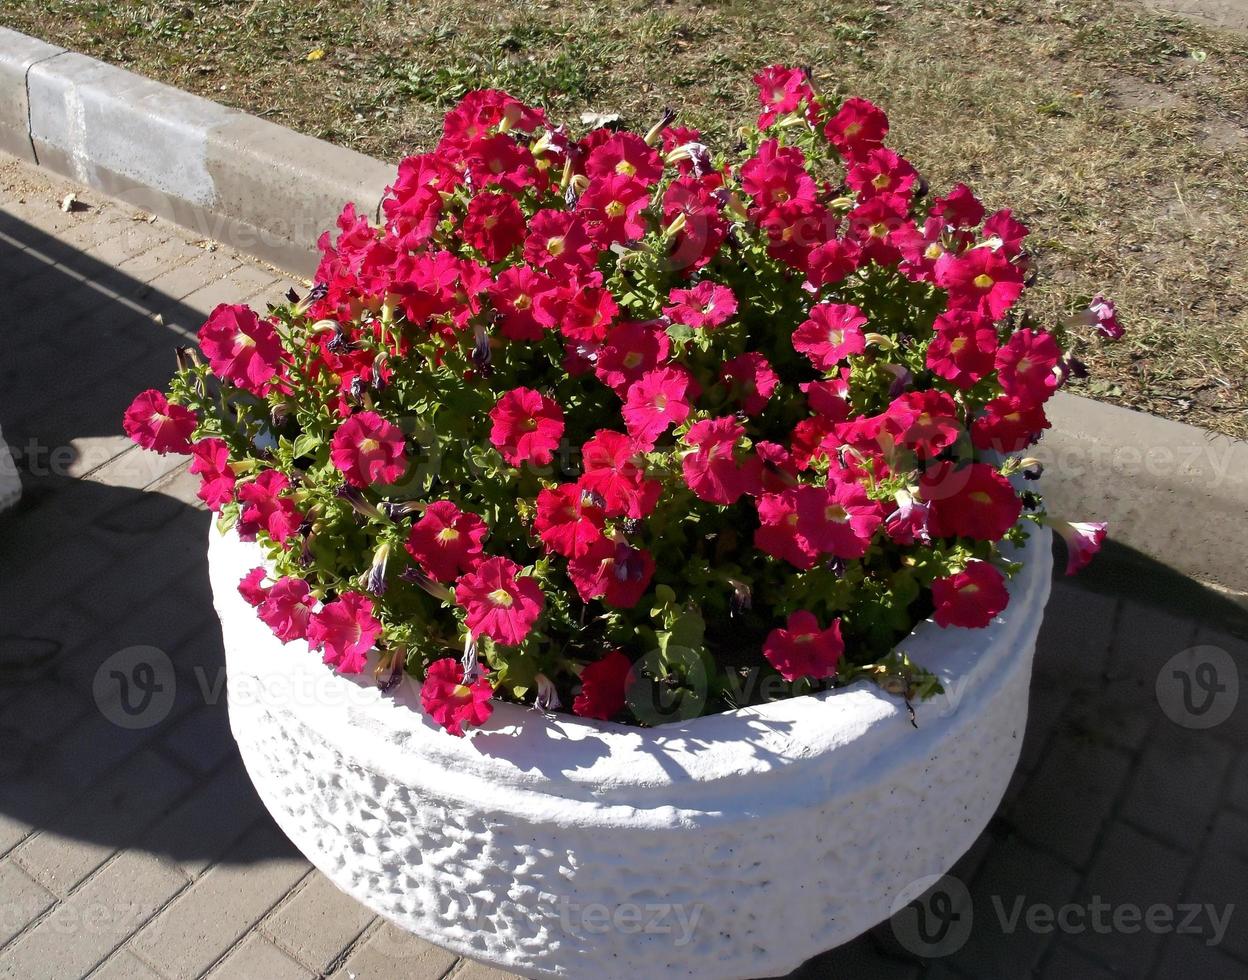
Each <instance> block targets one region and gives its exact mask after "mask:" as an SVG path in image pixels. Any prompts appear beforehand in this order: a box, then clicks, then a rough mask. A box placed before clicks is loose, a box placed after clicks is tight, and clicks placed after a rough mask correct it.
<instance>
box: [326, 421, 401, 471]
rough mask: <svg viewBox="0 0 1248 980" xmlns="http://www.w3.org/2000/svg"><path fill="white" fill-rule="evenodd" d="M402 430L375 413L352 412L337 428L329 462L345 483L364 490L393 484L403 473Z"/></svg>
mask: <svg viewBox="0 0 1248 980" xmlns="http://www.w3.org/2000/svg"><path fill="white" fill-rule="evenodd" d="M405 451H406V443H405V441H404V439H403V430H402V429H400V428H399V427H398V426H397V425H395V424H394V423H393V422H389V421H387V420H386V419H383V418H382V417H381V416H380V415H378V414H377V413H376V412H356V413H355V414H354V415H352V416H351V417H350V418H349V419H347V420H346V421H345V422H343V423H342V425H340V426H339V427H338V431H337V432H335V433H334V438H333V441H332V442H331V444H330V449H329V458H330V461H331V462H332V463H333V464H334V466H336V467H337V468H338V469H339V470H340V471H341V472H342V475H343V476H344V477H346V480H347V482H348V483H350V484H351V485H352V486H356V487H367V486H371V485H372V484H374V483H394V482H395V481H396V480H398V479H399V478H400V477H402V476H403V474H404V473H405V472H406V471H407V460H406V458H405Z"/></svg>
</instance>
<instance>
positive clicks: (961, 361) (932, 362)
mask: <svg viewBox="0 0 1248 980" xmlns="http://www.w3.org/2000/svg"><path fill="white" fill-rule="evenodd" d="M933 327H934V329H935V331H936V332H935V335H934V336H933V337H932V342H931V343H930V344H929V345H928V348H927V366H928V368H930V369H931V370H932V372H933V373H934V374H936V375H937V377H941V378H944V379H945V380H946V381H950V382H952V383H953V384H954V385H956V386H957V387H959V388H962V389H966V388H971V387H973V386H974V385H975V383H976V382H977V381H979V380H980V379H981V378H982V377H984V376H985V375H987V374H990V373H991V372H992V369H993V363H994V358H995V356H996V353H997V332H996V330H994V329H993V327H992V324H991V323H990V322H989V321H988V319H987V318H986V317H984V316H983V315H982V314H980V313H975V312H972V311H970V310H947V311H946V312H944V313H942V314H940V316H938V317H937V318H936V322H935V323H934V324H933Z"/></svg>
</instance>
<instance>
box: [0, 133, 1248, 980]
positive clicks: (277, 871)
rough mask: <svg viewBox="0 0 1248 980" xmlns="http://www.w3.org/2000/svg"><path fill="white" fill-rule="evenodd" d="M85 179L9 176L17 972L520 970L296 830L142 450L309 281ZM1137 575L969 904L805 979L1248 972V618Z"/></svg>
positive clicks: (1079, 675)
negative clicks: (195, 365)
mask: <svg viewBox="0 0 1248 980" xmlns="http://www.w3.org/2000/svg"><path fill="white" fill-rule="evenodd" d="M73 190H76V188H74V187H72V186H71V185H68V184H65V183H63V182H61V181H58V180H55V179H52V178H49V177H48V176H47V175H46V174H44V173H41V172H39V171H36V170H34V169H31V168H28V167H26V166H24V165H20V164H18V163H16V162H15V161H12V160H8V159H5V158H2V157H0V296H3V297H4V300H5V303H4V326H3V331H4V334H3V354H2V355H0V425H2V426H3V430H4V435H5V438H6V440H7V441H8V443H9V444H10V445H11V447H12V448H13V450H14V451H15V453H16V454H17V461H18V467H19V470H20V471H21V473H22V479H23V484H24V497H23V500H22V503H21V504H20V505H19V507H18V508H17V509H16V510H15V511H13V512H10V513H8V514H5V515H2V516H0V977H5V978H14V980H37V978H41V977H48V978H76V977H86V976H90V977H93V978H167V980H176V978H183V977H200V976H209V977H213V978H222V980H224V978H256V980H270V978H273V980H280V978H286V977H292V978H307V977H335V978H346V977H352V978H360V980H383V978H384V980H390V978H399V977H403V978H410V980H440V978H445V977H455V978H457V980H485V978H487V977H504V976H506V974H503V973H500V972H498V971H494V970H490V969H487V968H485V967H482V966H480V965H477V964H473V963H471V962H468V961H464V960H461V959H458V958H456V957H455V956H454V955H452V954H450V953H447V952H445V951H443V950H441V949H439V948H437V947H436V946H432V945H430V944H428V943H426V942H423V941H421V940H419V939H416V938H414V937H412V936H409V935H406V934H404V933H402V932H400V931H399V930H397V929H395V928H394V927H393V926H391V925H388V924H387V923H385V922H383V921H382V920H380V919H378V918H377V917H375V916H374V915H373V914H372V913H370V912H369V911H368V910H367V909H366V908H364V907H363V906H361V905H359V904H358V903H357V902H355V901H354V900H352V899H350V898H348V897H346V896H344V895H342V894H341V893H339V892H338V891H337V890H336V889H335V888H334V886H333V885H331V884H330V883H329V882H328V881H327V879H325V878H324V877H323V876H322V875H321V874H320V873H319V872H317V871H315V870H314V869H313V868H312V867H311V866H310V865H309V864H308V863H307V861H306V860H304V859H303V857H302V856H301V855H300V854H298V853H297V852H296V851H295V850H294V848H293V847H292V845H291V844H290V843H289V842H288V841H287V840H286V839H285V838H284V837H283V835H282V834H281V832H280V831H279V830H277V828H276V827H275V825H274V824H273V822H272V821H271V820H270V818H269V817H268V815H267V814H266V813H265V811H264V810H263V808H262V807H261V806H260V804H259V802H258V801H257V799H256V797H255V794H254V793H253V791H252V789H251V786H250V784H249V782H248V779H247V776H246V774H245V772H244V771H243V769H242V766H241V763H240V762H239V759H238V756H237V753H236V751H235V749H234V745H233V742H232V740H231V738H230V734H229V727H228V719H227V714H226V706H225V702H224V698H223V696H222V688H221V682H222V680H223V676H224V675H223V659H222V652H221V646H220V633H219V630H218V627H217V624H216V622H215V619H214V614H213V610H212V605H211V601H210V595H209V589H208V583H207V575H206V569H205V556H204V539H205V535H206V532H207V527H208V521H209V517H208V514H207V513H206V511H204V509H203V508H202V507H201V506H200V505H199V502H198V501H197V499H196V497H195V490H196V486H197V480H196V478H193V477H191V476H190V475H189V474H188V473H187V472H186V469H185V465H184V464H185V460H184V459H180V458H169V459H157V458H155V457H151V456H150V455H148V454H143V453H140V452H139V451H137V450H136V449H134V448H133V447H131V445H130V444H129V443H128V442H127V440H126V439H125V438H124V436H123V435H122V434H121V425H120V421H121V415H122V412H123V410H124V408H125V407H126V405H127V404H128V403H129V400H130V398H131V397H132V396H133V394H134V393H135V392H137V391H138V390H140V389H142V388H145V387H153V386H161V385H163V383H164V382H165V381H166V380H167V378H168V376H169V373H170V372H171V370H172V367H173V353H172V348H173V346H174V345H175V344H179V343H184V342H186V339H187V337H188V336H190V335H192V334H193V332H194V331H195V330H196V329H197V328H198V326H199V324H200V323H201V322H202V320H203V319H204V317H205V316H206V314H207V313H208V311H209V310H211V308H212V307H213V306H214V305H216V304H217V303H218V302H222V301H242V300H250V301H251V302H252V303H253V304H254V305H256V306H258V307H263V303H264V301H265V299H266V298H268V299H271V298H276V297H277V296H278V295H280V293H281V292H284V291H285V289H286V288H288V287H289V285H290V283H289V281H288V280H287V279H286V278H284V277H283V276H282V275H281V274H280V273H278V272H276V271H275V270H273V269H271V268H268V267H265V266H263V265H261V264H259V263H257V262H255V261H254V260H251V259H249V258H248V257H246V256H243V255H239V254H236V253H234V252H232V251H231V250H229V249H226V248H222V247H214V246H213V245H212V244H211V243H207V242H197V241H195V240H193V238H191V237H190V236H188V234H187V233H186V232H184V231H181V230H179V229H177V228H174V227H173V226H171V225H168V224H165V223H163V222H160V221H149V220H146V218H145V216H143V215H139V214H136V213H135V212H134V211H133V209H132V208H130V207H128V206H126V205H121V204H117V203H114V202H110V201H108V200H106V199H103V198H101V197H99V196H98V195H96V194H94V193H88V192H84V191H81V190H79V192H78V193H79V197H80V198H81V199H82V206H80V208H79V209H73V210H69V211H65V210H62V208H61V206H60V203H61V201H62V199H63V198H64V196H65V195H66V194H68V193H70V192H71V191H73ZM1087 516H1093V515H1087ZM1197 516H1198V515H1193V519H1197ZM1131 557H1132V558H1133V560H1132V561H1131V562H1130V563H1129V564H1124V565H1122V566H1121V567H1123V568H1127V569H1128V571H1127V572H1125V573H1115V572H1114V568H1115V567H1118V566H1114V565H1113V562H1114V555H1113V553H1112V551H1111V553H1110V554H1109V555H1107V558H1108V559H1109V562H1110V564H1109V567H1108V568H1107V569H1105V570H1102V571H1096V572H1093V574H1092V575H1090V576H1089V577H1088V578H1087V579H1086V580H1074V582H1073V584H1072V583H1071V582H1068V581H1065V580H1062V581H1059V582H1057V583H1056V587H1055V590H1054V594H1053V599H1052V601H1051V603H1050V606H1049V612H1048V616H1047V618H1046V625H1045V629H1044V632H1043V635H1042V637H1041V642H1040V648H1039V651H1038V654H1037V660H1036V673H1035V677H1034V680H1033V687H1032V701H1031V710H1030V713H1029V717H1028V719H1027V723H1026V734H1025V737H1024V742H1023V756H1022V761H1021V764H1020V766H1019V770H1018V772H1017V774H1016V777H1015V779H1014V782H1013V784H1012V785H1011V788H1010V790H1009V793H1008V794H1007V798H1006V800H1005V801H1004V803H1003V804H1002V807H1001V809H1000V810H999V812H998V813H997V815H996V817H995V818H994V819H993V821H992V823H991V825H990V826H989V827H988V829H987V830H986V832H985V833H984V834H983V835H982V837H981V838H980V840H979V841H978V842H977V843H976V844H975V846H974V847H973V848H972V849H971V850H970V852H969V853H968V854H967V855H965V856H964V857H962V859H961V860H960V861H958V863H957V865H956V867H955V869H954V871H953V878H954V879H955V880H954V881H952V882H948V881H947V882H945V883H944V884H943V885H942V886H941V889H937V891H938V892H941V890H942V889H943V890H944V891H943V893H942V894H949V895H951V896H952V897H954V898H955V899H956V897H957V893H958V889H960V888H963V887H965V889H966V892H967V894H968V895H969V901H970V905H969V907H966V908H960V911H959V913H958V915H959V917H958V918H956V919H955V918H953V917H950V918H949V920H948V922H947V923H946V925H950V924H952V928H948V929H946V930H945V934H944V935H943V936H936V937H935V938H932V937H933V935H934V934H931V933H928V932H923V931H919V932H916V931H915V930H914V929H911V928H910V927H909V926H908V925H907V923H911V924H912V923H914V922H915V921H917V917H918V913H916V912H913V911H912V912H911V914H910V915H909V917H908V918H906V919H905V921H902V919H901V918H900V917H899V920H898V922H899V924H898V925H897V927H896V928H894V927H893V926H891V925H889V924H885V925H883V926H881V927H879V928H877V929H875V930H873V931H872V932H871V933H869V934H868V935H866V936H864V937H861V938H860V939H859V940H857V941H855V942H854V943H851V944H850V945H848V946H845V947H842V948H840V949H838V950H834V951H832V952H829V953H827V954H824V955H823V956H821V957H818V958H817V959H816V960H814V961H812V962H810V963H808V964H807V965H806V966H805V967H803V968H802V969H801V970H799V971H798V972H797V974H795V976H798V977H803V978H816V977H818V978H824V977H827V978H840V977H847V978H849V977H852V978H855V980H863V978H917V977H920V976H925V977H933V978H944V977H961V978H972V980H998V978H1010V977H1030V976H1040V977H1045V978H1048V977H1053V978H1059V977H1060V978H1069V977H1076V978H1079V977H1087V978H1100V977H1149V978H1152V977H1155V978H1170V977H1174V978H1187V977H1192V976H1201V977H1207V978H1219V977H1227V978H1230V977H1243V976H1245V975H1248V908H1243V909H1240V908H1234V909H1230V907H1231V906H1238V905H1240V904H1242V901H1241V900H1242V899H1243V898H1244V897H1245V894H1246V890H1245V884H1244V882H1246V881H1248V755H1246V754H1245V753H1244V752H1243V747H1244V745H1245V743H1246V741H1248V704H1244V703H1242V701H1244V700H1246V698H1243V697H1240V696H1239V694H1240V691H1241V690H1242V688H1243V687H1244V680H1245V669H1244V668H1245V663H1248V642H1245V640H1244V639H1243V637H1244V635H1245V634H1244V622H1245V619H1244V613H1243V609H1242V607H1240V606H1237V605H1235V604H1233V603H1231V602H1229V601H1227V600H1225V599H1223V598H1222V597H1221V596H1218V595H1217V594H1214V593H1211V592H1208V591H1206V590H1203V589H1201V588H1200V587H1199V586H1196V585H1194V584H1193V583H1190V582H1188V581H1186V580H1184V579H1182V578H1181V577H1180V576H1177V575H1175V574H1174V573H1173V572H1170V571H1169V570H1168V569H1166V568H1165V567H1164V566H1162V565H1159V564H1157V563H1153V562H1150V561H1148V560H1147V559H1144V558H1142V557H1141V556H1138V555H1133V556H1131ZM135 648H144V649H143V650H141V651H139V652H137V653H136V652H135ZM153 648H154V650H155V651H157V652H153ZM1185 651H1186V653H1185ZM1219 651H1220V652H1219ZM136 657H139V658H146V659H147V660H148V661H149V662H156V661H158V660H159V658H160V657H167V658H168V661H169V662H170V664H171V673H170V674H169V677H170V678H171V683H170V684H169V690H168V691H167V692H161V693H160V695H159V696H160V697H163V698H165V699H166V703H165V705H164V710H162V711H160V712H157V713H156V714H158V715H159V716H160V717H159V720H156V721H155V723H152V722H153V721H154V718H153V713H152V712H150V711H148V712H144V713H143V720H144V721H145V722H148V724H145V725H144V726H143V727H132V724H133V723H132V722H130V721H129V715H128V714H127V712H126V710H125V707H126V705H125V704H123V700H125V699H127V698H128V696H129V695H128V694H127V693H126V692H123V691H121V690H120V689H119V686H118V684H117V683H116V682H115V681H113V680H112V679H111V674H110V665H113V664H117V663H122V662H127V661H126V658H130V660H129V661H128V662H131V663H133V662H134V658H136ZM1185 685H1186V686H1185ZM127 703H128V702H127ZM1211 722H1213V724H1210V723H1211ZM1021 723H1022V719H1020V727H1021ZM922 837H923V827H922V823H921V815H920V816H919V820H918V821H917V822H916V826H915V827H914V841H915V842H919V843H921V841H922ZM913 843H914V842H899V847H902V846H911V845H912V844H913ZM795 846H800V842H795ZM929 904H930V909H929V911H932V912H939V911H940V907H939V903H938V902H936V901H935V899H933V900H931V901H930V903H929ZM1228 909H1230V911H1229V918H1227V916H1228ZM937 953H945V954H947V955H941V956H937V955H935V954H937Z"/></svg>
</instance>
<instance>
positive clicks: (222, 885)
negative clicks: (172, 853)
mask: <svg viewBox="0 0 1248 980" xmlns="http://www.w3.org/2000/svg"><path fill="white" fill-rule="evenodd" d="M308 869H309V865H308V863H307V862H306V861H305V860H304V859H303V858H302V857H301V856H299V855H298V854H297V852H295V850H294V848H293V847H292V846H291V844H290V842H289V841H287V840H286V838H285V837H284V836H282V834H281V833H280V832H279V831H278V830H277V829H276V828H275V827H273V826H261V827H258V828H256V829H255V830H253V831H252V832H251V833H249V834H248V835H247V836H246V837H244V838H243V840H242V841H240V842H239V843H238V844H237V845H236V846H235V847H233V848H231V849H230V851H229V852H228V853H227V854H226V856H225V858H224V859H223V861H222V863H221V864H218V865H216V866H215V867H213V868H212V869H211V870H209V871H208V872H207V873H206V874H204V875H203V877H201V878H200V879H199V880H198V881H196V882H195V883H194V884H193V885H192V886H191V887H190V888H188V889H187V890H186V892H185V893H184V894H182V895H180V896H179V897H178V900H177V901H176V902H174V903H172V904H171V905H170V906H169V907H168V908H167V909H165V910H164V911H163V912H162V913H161V914H160V915H159V916H158V917H157V918H156V919H154V920H153V921H151V922H150V923H148V924H147V925H146V926H145V927H144V928H143V930H142V931H141V932H140V933H139V934H138V935H137V936H135V938H134V940H133V945H134V948H135V950H136V951H137V952H138V953H139V955H140V956H142V957H143V959H145V960H146V961H147V962H149V963H151V964H152V965H153V966H154V967H156V969H157V970H159V971H160V972H161V973H162V974H164V975H165V976H167V977H169V978H171V980H181V978H183V977H198V976H199V975H200V974H202V973H203V972H204V971H205V970H207V969H208V968H209V967H210V966H212V965H213V964H214V963H215V962H216V961H217V960H218V959H220V958H221V957H222V956H223V955H224V954H225V953H226V952H227V951H228V950H229V949H230V948H231V947H232V946H233V945H234V944H235V943H236V942H238V940H239V939H240V938H242V936H243V935H244V934H245V933H247V932H248V931H249V930H250V929H251V927H252V926H254V925H255V924H256V923H257V922H258V921H259V920H260V919H261V918H262V917H263V916H264V915H265V914H266V913H267V912H268V911H269V910H270V909H271V908H272V907H273V906H274V905H276V904H277V902H278V901H279V900H280V899H281V898H282V896H283V895H285V894H286V893H287V892H288V891H290V889H291V888H292V887H293V886H294V884H295V883H296V882H297V881H298V880H299V879H300V878H302V877H303V876H304V875H305V874H307V873H308Z"/></svg>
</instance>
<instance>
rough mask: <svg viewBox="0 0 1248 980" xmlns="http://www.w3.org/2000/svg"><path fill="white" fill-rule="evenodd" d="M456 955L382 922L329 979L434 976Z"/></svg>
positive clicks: (432, 978)
mask: <svg viewBox="0 0 1248 980" xmlns="http://www.w3.org/2000/svg"><path fill="white" fill-rule="evenodd" d="M457 959H458V958H457V957H456V956H455V954H454V953H451V952H448V951H447V950H445V949H442V948H441V947H440V946H434V945H433V944H431V943H427V942H425V941H424V940H423V939H418V938H417V937H416V936H413V935H411V934H410V933H407V932H404V931H403V930H402V929H400V928H399V927H398V926H396V925H394V924H393V923H390V922H382V924H381V925H380V926H379V927H378V928H377V929H376V930H375V931H374V932H373V933H372V934H370V935H369V936H368V938H367V939H365V940H364V941H363V942H362V943H361V944H360V945H359V946H358V947H357V948H356V949H355V950H354V951H352V953H351V955H350V956H348V957H347V958H346V960H345V961H344V962H343V964H342V966H341V967H340V968H339V969H337V970H335V971H334V973H333V974H332V976H333V980H393V978H394V977H410V978H411V980H435V978H439V977H443V976H445V975H446V973H447V971H448V970H450V969H451V967H452V966H454V965H455V963H456V960H457Z"/></svg>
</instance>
